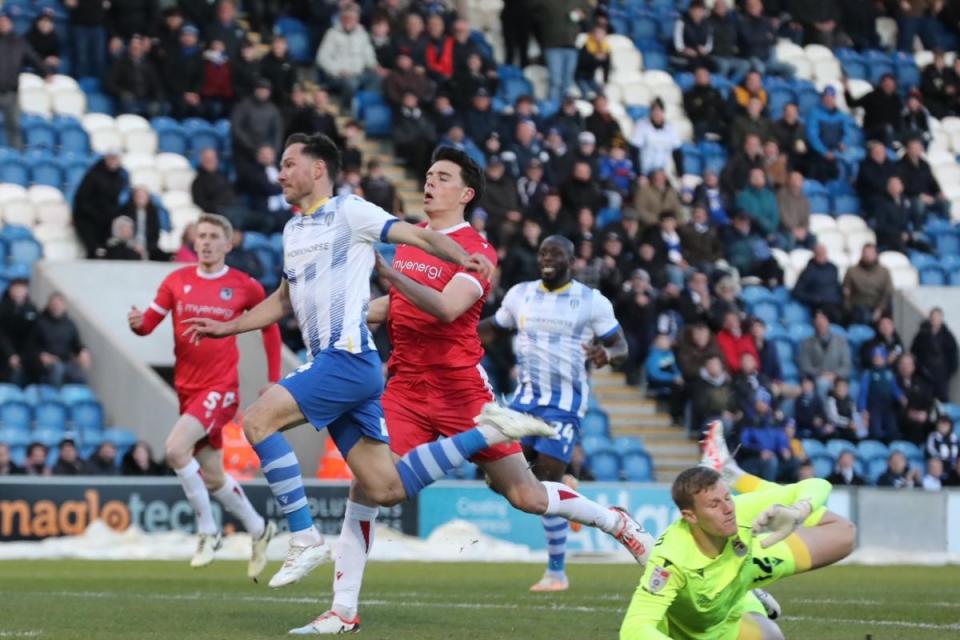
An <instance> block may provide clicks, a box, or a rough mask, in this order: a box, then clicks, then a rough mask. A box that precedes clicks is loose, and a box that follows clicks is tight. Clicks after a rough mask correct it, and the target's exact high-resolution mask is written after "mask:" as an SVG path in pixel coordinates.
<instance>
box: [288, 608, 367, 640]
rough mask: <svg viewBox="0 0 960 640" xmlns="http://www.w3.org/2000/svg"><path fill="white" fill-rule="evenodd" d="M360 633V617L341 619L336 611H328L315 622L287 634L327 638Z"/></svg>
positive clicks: (291, 630)
mask: <svg viewBox="0 0 960 640" xmlns="http://www.w3.org/2000/svg"><path fill="white" fill-rule="evenodd" d="M358 631H360V616H356V617H355V618H354V619H353V620H347V619H346V618H342V617H340V614H339V613H337V612H336V611H327V612H325V613H322V614H320V616H319V617H317V618H316V619H315V620H314V621H313V622H311V623H310V624H307V625H304V626H302V627H297V628H296V629H290V631H288V632H287V633H289V634H290V635H292V636H326V635H331V636H332V635H337V634H340V633H357V632H358Z"/></svg>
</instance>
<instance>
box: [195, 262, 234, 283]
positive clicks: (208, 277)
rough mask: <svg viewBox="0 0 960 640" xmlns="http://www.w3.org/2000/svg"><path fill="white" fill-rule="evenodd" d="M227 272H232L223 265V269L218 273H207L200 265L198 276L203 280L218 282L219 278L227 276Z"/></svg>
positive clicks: (198, 266)
mask: <svg viewBox="0 0 960 640" xmlns="http://www.w3.org/2000/svg"><path fill="white" fill-rule="evenodd" d="M227 271H230V267H228V266H227V265H223V269H220V271H217V272H216V273H207V272H205V271H203V270H202V269H201V268H200V265H197V276H198V277H200V278H203V279H204V280H216V279H217V278H222V277H223V276H225V275H227Z"/></svg>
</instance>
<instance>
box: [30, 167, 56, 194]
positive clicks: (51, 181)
mask: <svg viewBox="0 0 960 640" xmlns="http://www.w3.org/2000/svg"><path fill="white" fill-rule="evenodd" d="M30 177H31V181H32V182H33V184H45V185H49V186H51V187H57V188H58V189H59V188H60V186H61V185H62V184H63V179H64V174H63V168H62V167H61V166H60V164H59V163H57V162H54V161H52V160H47V161H44V162H38V163H36V164H34V165H32V167H31V170H30Z"/></svg>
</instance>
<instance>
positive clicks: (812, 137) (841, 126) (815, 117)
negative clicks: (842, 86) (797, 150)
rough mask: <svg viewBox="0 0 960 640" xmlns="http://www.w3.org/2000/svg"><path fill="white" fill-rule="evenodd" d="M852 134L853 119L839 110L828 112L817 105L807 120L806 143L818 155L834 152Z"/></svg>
mask: <svg viewBox="0 0 960 640" xmlns="http://www.w3.org/2000/svg"><path fill="white" fill-rule="evenodd" d="M852 133H853V119H852V118H851V117H850V116H849V115H847V114H845V113H844V112H842V111H840V110H839V109H834V110H833V111H828V110H827V109H826V108H825V107H824V106H823V105H817V107H816V108H815V109H814V110H813V111H812V112H811V113H810V116H809V118H808V119H807V142H809V143H810V147H811V148H812V149H813V150H814V151H816V152H817V153H819V154H820V155H826V153H827V152H828V151H836V149H837V147H838V146H839V145H840V143H841V142H843V141H844V140H846V139H847V138H848V137H849V136H850V135H852Z"/></svg>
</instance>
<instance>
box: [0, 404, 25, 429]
mask: <svg viewBox="0 0 960 640" xmlns="http://www.w3.org/2000/svg"><path fill="white" fill-rule="evenodd" d="M31 422H33V411H32V410H31V409H30V405H28V404H27V403H26V402H17V401H11V402H4V403H3V404H0V424H2V425H3V426H4V427H13V428H19V429H29V428H30V424H31Z"/></svg>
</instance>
